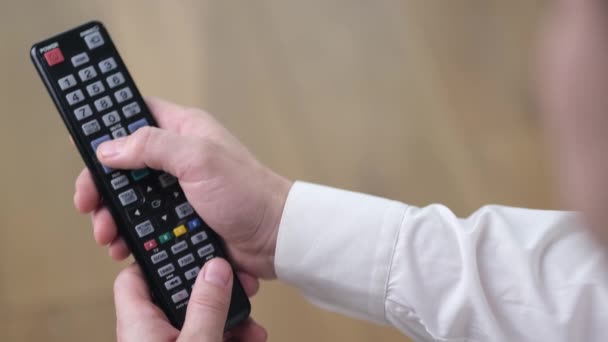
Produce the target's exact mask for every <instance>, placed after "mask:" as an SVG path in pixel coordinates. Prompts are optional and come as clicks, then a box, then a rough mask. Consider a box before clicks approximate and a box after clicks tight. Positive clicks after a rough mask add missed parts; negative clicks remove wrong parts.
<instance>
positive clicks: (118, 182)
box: [110, 175, 129, 190]
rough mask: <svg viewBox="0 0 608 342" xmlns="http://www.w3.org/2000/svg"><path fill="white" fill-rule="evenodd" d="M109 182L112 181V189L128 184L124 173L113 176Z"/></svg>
mask: <svg viewBox="0 0 608 342" xmlns="http://www.w3.org/2000/svg"><path fill="white" fill-rule="evenodd" d="M110 183H112V189H114V190H118V189H120V188H124V187H125V186H127V185H129V178H127V176H125V175H120V176H118V177H116V178H113V179H112V180H111V181H110Z"/></svg>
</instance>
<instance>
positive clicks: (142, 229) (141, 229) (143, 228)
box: [135, 220, 166, 254]
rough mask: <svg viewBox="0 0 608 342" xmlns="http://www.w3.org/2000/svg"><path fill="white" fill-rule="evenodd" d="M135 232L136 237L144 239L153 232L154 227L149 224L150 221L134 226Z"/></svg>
mask: <svg viewBox="0 0 608 342" xmlns="http://www.w3.org/2000/svg"><path fill="white" fill-rule="evenodd" d="M135 231H136V232H137V236H139V237H144V236H146V235H149V234H152V232H153V231H154V226H153V225H152V222H150V220H147V221H144V222H142V223H140V224H138V225H136V226H135ZM165 254H166V253H165Z"/></svg>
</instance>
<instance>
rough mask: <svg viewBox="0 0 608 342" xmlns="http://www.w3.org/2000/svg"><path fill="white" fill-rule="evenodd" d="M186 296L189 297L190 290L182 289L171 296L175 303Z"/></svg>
mask: <svg viewBox="0 0 608 342" xmlns="http://www.w3.org/2000/svg"><path fill="white" fill-rule="evenodd" d="M186 298H188V291H186V290H181V291H179V292H177V293H176V294H174V295H172V296H171V300H172V301H173V303H174V304H177V303H179V302H181V301H182V300H184V299H186Z"/></svg>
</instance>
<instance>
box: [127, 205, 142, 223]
mask: <svg viewBox="0 0 608 342" xmlns="http://www.w3.org/2000/svg"><path fill="white" fill-rule="evenodd" d="M144 214H145V212H144V210H143V209H142V208H141V207H135V208H130V209H127V216H128V217H129V220H130V221H131V222H137V221H139V220H140V219H141V218H142V217H144Z"/></svg>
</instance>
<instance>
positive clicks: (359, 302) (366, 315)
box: [275, 182, 407, 323]
mask: <svg viewBox="0 0 608 342" xmlns="http://www.w3.org/2000/svg"><path fill="white" fill-rule="evenodd" d="M406 210H407V206H406V205H404V204H403V203H399V202H396V201H391V200H387V199H384V198H379V197H374V196H370V195H365V194H360V193H353V192H349V191H344V190H339V189H334V188H330V187H326V186H320V185H315V184H310V183H304V182H296V183H295V184H294V185H293V187H292V188H291V190H290V192H289V195H288V197H287V201H286V203H285V209H284V210H283V216H282V218H281V223H280V226H279V233H278V238H277V247H276V254H275V270H276V273H277V277H278V278H279V279H280V280H282V281H284V282H286V283H288V284H291V285H293V286H295V287H297V288H299V289H300V290H301V291H302V292H303V293H304V295H305V296H306V297H308V298H309V299H310V300H311V301H312V302H314V303H315V304H317V305H319V306H321V307H324V308H326V309H329V310H332V311H336V312H340V313H344V314H347V315H350V316H354V317H357V318H362V319H365V320H371V321H375V322H379V323H385V322H386V316H385V304H384V303H385V297H386V288H387V282H388V276H389V270H390V266H391V260H392V257H393V254H394V248H395V244H396V241H397V237H398V234H399V231H400V229H399V227H400V226H401V223H402V221H403V218H404V215H405V211H406Z"/></svg>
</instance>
